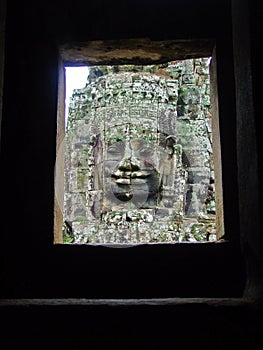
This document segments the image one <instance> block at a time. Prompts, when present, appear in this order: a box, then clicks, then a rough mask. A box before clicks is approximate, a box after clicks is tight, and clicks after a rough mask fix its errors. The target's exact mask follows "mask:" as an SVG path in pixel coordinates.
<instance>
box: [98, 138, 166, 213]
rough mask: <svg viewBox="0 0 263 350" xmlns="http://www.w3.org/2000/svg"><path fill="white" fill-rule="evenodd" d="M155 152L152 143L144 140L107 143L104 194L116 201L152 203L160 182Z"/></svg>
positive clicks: (137, 203)
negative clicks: (108, 144)
mask: <svg viewBox="0 0 263 350" xmlns="http://www.w3.org/2000/svg"><path fill="white" fill-rule="evenodd" d="M156 155H157V152H156V149H155V147H154V145H153V144H152V143H150V142H147V141H145V140H139V139H136V140H127V141H119V142H116V143H113V144H112V145H110V146H109V147H108V149H107V156H106V158H107V159H106V160H105V162H104V183H105V190H106V191H105V193H106V198H107V199H108V200H109V201H111V202H113V203H115V204H116V203H117V204H123V203H125V202H129V201H131V202H132V203H133V204H134V205H135V206H136V207H141V206H142V205H143V206H144V207H145V206H150V205H155V204H156V201H157V197H158V192H159V186H160V181H159V180H160V177H159V173H158V170H157V163H156Z"/></svg>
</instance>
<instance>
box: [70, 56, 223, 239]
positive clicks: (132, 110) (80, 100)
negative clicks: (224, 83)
mask: <svg viewBox="0 0 263 350" xmlns="http://www.w3.org/2000/svg"><path fill="white" fill-rule="evenodd" d="M209 62H210V59H209V58H201V59H188V60H183V61H173V62H169V63H167V64H162V65H147V66H136V65H129V66H128V65H125V66H97V67H91V68H90V71H89V77H88V79H87V84H86V87H85V88H84V89H78V90H74V93H73V95H72V98H71V103H70V107H69V119H68V123H67V130H66V150H65V197H64V220H65V225H64V239H65V241H66V242H70V243H74V242H75V243H90V244H98V243H99V244H101V243H102V244H110V243H114V244H117V243H121V244H123V243H129V244H137V243H156V242H182V241H206V240H214V239H215V215H216V213H215V204H214V188H213V184H214V173H213V171H214V168H213V151H212V130H211V113H210V95H209V87H210V78H209Z"/></svg>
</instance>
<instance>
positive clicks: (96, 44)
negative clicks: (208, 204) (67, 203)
mask: <svg viewBox="0 0 263 350" xmlns="http://www.w3.org/2000/svg"><path fill="white" fill-rule="evenodd" d="M211 56H212V60H211V62H212V64H211V70H210V81H211V96H210V98H211V111H212V116H213V117H212V130H213V132H212V134H213V153H214V167H215V193H216V209H217V215H216V226H217V240H218V241H219V240H220V239H222V237H224V238H227V235H226V234H225V231H224V209H223V188H222V167H221V144H220V130H219V112H218V91H217V65H216V48H215V42H214V40H212V39H198V40H166V41H151V40H149V39H147V38H140V39H129V40H107V41H90V42H85V43H68V44H66V45H63V46H61V47H60V58H59V83H58V115H57V137H56V141H57V144H56V169H55V203H54V243H56V244H57V243H62V241H63V240H62V226H63V212H62V211H61V207H62V206H61V203H62V202H63V199H62V197H63V193H64V192H63V191H64V189H63V184H64V180H63V178H64V173H63V171H64V154H63V152H61V144H62V142H63V140H64V137H65V102H64V101H65V71H64V69H65V68H64V67H65V66H83V65H90V66H92V65H97V66H99V65H114V64H120V65H121V64H142V65H146V64H159V63H166V62H168V61H171V60H183V59H189V58H201V57H211ZM120 246H121V245H120Z"/></svg>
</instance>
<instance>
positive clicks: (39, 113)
mask: <svg viewBox="0 0 263 350" xmlns="http://www.w3.org/2000/svg"><path fill="white" fill-rule="evenodd" d="M243 3H244V2H243V1H233V2H232V3H231V1H229V0H223V1H207V0H201V1H198V2H197V1H190V0H187V1H173V2H171V1H163V2H162V3H161V5H160V3H159V2H157V1H151V2H148V1H147V2H146V1H145V2H144V1H141V0H140V1H137V0H135V1H134V0H133V1H128V0H127V1H114V2H106V1H102V0H99V1H96V2H86V1H81V0H75V1H70V0H66V1H63V2H62V1H61V2H60V1H43V2H42V1H38V2H36V1H28V2H14V1H12V0H11V1H8V4H7V17H6V43H5V44H6V45H5V74H4V92H3V119H2V145H1V177H2V178H1V199H2V203H3V208H2V220H1V247H0V257H1V269H0V283H1V292H0V293H1V298H2V299H3V300H1V303H2V305H5V306H3V309H2V310H4V311H2V310H1V311H2V312H1V316H0V318H1V327H2V328H1V332H2V334H4V337H1V341H2V342H4V343H5V344H4V346H3V348H16V349H17V348H18V346H21V345H23V346H26V345H28V346H30V347H33V346H34V347H36V346H35V345H36V344H37V347H38V348H41V347H42V348H46V347H47V346H50V344H56V345H57V347H59V346H61V344H62V345H64V346H65V347H68V348H71V349H76V348H82V347H83V346H87V344H88V343H89V344H92V345H93V348H103V347H105V346H108V345H109V344H113V345H114V346H115V347H119V348H123V347H125V344H126V342H127V343H128V345H127V348H129V347H130V348H136V347H137V348H156V349H160V348H166V347H168V344H169V346H170V345H171V346H174V347H176V345H177V340H178V339H179V341H178V342H180V343H181V344H182V343H184V344H187V345H188V344H189V345H192V346H194V347H197V348H211V347H212V348H218V349H219V348H227V347H228V346H232V348H233V347H235V346H240V345H241V344H242V345H243V346H244V347H245V348H246V349H261V348H262V343H263V339H262V318H263V316H262V315H263V314H262V304H261V302H260V300H262V285H263V282H262V241H261V237H262V236H261V225H260V219H259V214H260V213H261V211H260V210H259V209H260V207H259V203H258V198H256V196H254V193H257V194H258V195H259V198H260V196H261V193H262V192H261V189H262V187H261V185H259V184H258V182H257V178H259V177H260V174H261V172H260V170H261V167H262V161H261V159H262V147H261V142H262V141H261V137H260V128H258V126H259V122H260V118H261V113H260V106H261V93H260V89H259V87H260V82H261V81H262V79H261V74H262V72H261V69H260V67H261V63H260V60H259V57H258V55H257V52H258V48H259V47H260V43H261V34H262V33H261V29H262V28H261V20H259V17H258V16H259V14H260V9H259V5H258V4H255V2H254V1H251V2H250V5H249V7H248V9H247V8H246V7H244V8H243V6H241V4H243ZM245 3H246V2H245ZM232 5H233V8H232V7H231V6H232ZM237 19H238V21H237ZM247 19H249V22H248V23H249V25H248V26H245V27H244V26H243V23H244V20H247ZM232 20H233V21H232ZM232 24H233V33H234V35H233V36H232ZM244 34H249V35H248V37H249V38H250V44H251V45H252V46H251V51H250V48H249V43H248V42H247V41H243V35H244ZM120 37H121V38H134V37H150V38H151V39H153V40H154V39H155V40H156V39H160V40H162V39H168V38H172V39H174V38H175V37H176V38H183V37H187V38H191V37H195V38H196V37H210V38H215V39H216V46H217V54H218V88H219V100H220V104H219V108H220V114H221V115H222V118H221V120H220V128H221V133H222V135H223V137H224V142H223V143H222V158H223V184H224V198H225V226H226V231H227V232H231V239H230V244H229V245H225V244H221V243H220V244H215V245H211V247H210V248H211V249H207V247H205V246H204V245H201V246H199V247H198V248H197V247H196V246H194V245H182V246H180V247H177V248H176V249H174V247H171V246H169V247H168V246H167V247H166V248H165V249H164V250H162V251H159V250H158V247H156V248H155V250H154V251H149V250H147V249H146V248H145V247H141V248H140V249H137V248H132V250H129V249H127V250H126V249H124V250H117V251H115V250H112V249H107V248H105V249H103V247H97V248H98V249H96V251H94V250H91V249H89V250H88V251H87V250H86V249H84V247H74V248H73V249H68V248H66V249H64V248H63V249H62V247H60V246H53V201H54V165H55V157H56V152H55V147H56V145H55V139H56V116H57V107H56V104H57V82H58V44H60V43H65V42H68V41H81V40H99V39H103V40H105V39H116V38H120ZM233 40H234V41H233ZM232 43H235V44H238V46H239V47H240V48H241V51H239V50H237V48H236V47H235V45H234V54H235V55H237V56H235V60H234V61H233V51H232V49H233V47H232ZM249 53H251V57H249V55H248V54H249ZM242 58H243V59H244V61H245V62H246V63H247V62H249V63H250V64H251V72H252V74H251V77H252V79H251V80H250V82H249V84H248V82H247V81H244V80H243V79H242V72H241V71H240V68H239V69H237V68H238V67H237V64H239V62H240V60H241V59H242ZM243 67H244V69H245V70H246V69H247V68H246V67H247V66H246V65H244V66H243ZM234 68H235V71H234V70H233V69H234ZM234 73H235V74H236V76H235V75H234ZM234 78H235V79H234ZM246 91H248V92H249V94H248V96H247V95H246V96H247V98H248V100H249V101H250V103H251V99H252V100H253V104H254V111H251V113H249V114H247V113H245V111H246V107H245V103H244V102H245V101H246V100H245V99H244V98H243V97H244V93H245V92H246ZM239 94H240V95H239ZM236 95H238V96H239V98H238V99H236V98H235V96H236ZM222 101H223V102H222ZM236 104H237V111H242V115H243V117H242V118H241V119H239V121H240V123H239V128H241V129H239V131H238V139H239V140H242V141H240V142H241V144H243V142H244V140H246V138H247V137H248V139H247V145H248V150H251V153H249V151H248V152H245V153H246V155H244V157H245V158H243V159H242V164H243V165H242V166H241V167H240V162H239V163H238V162H237V159H239V160H240V157H241V158H242V154H240V153H238V152H239V150H240V148H239V147H237V137H236V136H237V133H236V124H237V123H236V121H237V118H236V116H237V115H236V109H235V105H236ZM238 115H239V116H240V114H238ZM247 118H248V119H247ZM250 118H252V119H250ZM251 120H252V123H251ZM247 121H250V123H249V124H247ZM248 125H249V128H251V127H252V128H255V126H256V132H255V133H254V132H253V137H252V138H251V135H250V132H248V133H247V135H246V134H245V133H244V134H243V132H244V130H245V129H246V128H247V126H248ZM241 131H242V132H241ZM241 135H243V136H242V137H241V139H240V136H241ZM239 146H240V144H239ZM243 149H244V148H243ZM244 151H245V149H244ZM237 153H238V157H237ZM251 160H252V161H251ZM255 162H256V164H257V166H258V168H256V167H255V166H254V163H255ZM246 164H251V167H250V168H248V172H249V173H250V174H251V173H252V174H254V175H255V177H256V182H255V181H252V180H253V178H254V177H253V176H252V178H249V182H248V183H247V186H246V187H245V188H243V180H245V179H246V178H247V177H246V176H244V175H245V174H246V169H247V168H246V166H245V165H246ZM257 175H258V176H257ZM237 179H238V181H237ZM253 184H255V187H254V185H253ZM242 189H244V191H242ZM239 199H240V200H241V204H240V205H239V202H238V200H239ZM246 203H248V205H246ZM239 208H241V209H240V210H239ZM255 209H256V210H259V214H257V215H254V214H253V213H255V212H256V211H255ZM252 214H253V215H252ZM240 215H242V216H243V220H242V221H241V220H240ZM250 215H252V217H253V225H252V223H250V221H249V220H245V218H249V217H250ZM240 224H242V237H243V238H242V241H241V244H240ZM250 225H252V226H251V227H250ZM251 232H252V233H253V235H252V236H250V234H251ZM248 237H249V238H248ZM240 246H241V248H242V250H241V251H240ZM70 248H71V247H70ZM133 249H134V250H133ZM189 254H190V255H191V258H190V259H189V260H185V257H186V256H189ZM245 267H246V268H245ZM200 270H202V271H205V273H203V274H199V271H200ZM84 276H85V277H84ZM245 284H246V286H247V288H246V291H249V293H247V294H245V297H246V298H245V300H247V296H249V297H250V300H251V303H249V304H246V306H244V304H242V301H241V302H239V301H240V300H239V299H238V300H236V302H235V303H234V304H231V305H228V306H227V307H226V306H223V305H220V304H216V307H215V306H213V307H211V306H209V307H208V306H207V305H206V304H205V303H204V302H201V303H200V304H198V305H197V306H193V305H191V304H188V305H187V306H186V305H185V304H184V303H183V304H182V305H181V306H177V307H174V306H171V305H162V306H157V305H155V306H151V307H148V306H147V305H141V306H140V307H138V306H135V305H131V306H129V307H116V308H115V307H112V306H111V307H109V306H108V305H107V306H104V307H99V308H98V306H95V307H92V308H90V307H88V308H87V307H86V308H85V307H84V306H83V305H76V306H74V307H72V305H71V306H70V305H67V303H66V304H64V305H63V306H61V305H57V304H53V305H51V306H43V300H42V301H41V300H36V302H37V303H38V306H37V307H33V306H32V305H31V306H30V305H29V306H27V307H25V308H24V307H22V308H21V306H20V307H19V306H18V305H14V306H7V305H6V300H4V298H18V299H19V298H23V297H24V298H35V299H36V298H51V299H54V298H73V297H76V298H81V297H82V298H93V299H96V298H153V297H159V298H167V297H187V298H189V297H190V298H191V297H196V296H199V297H204V296H206V297H210V298H213V297H217V298H223V299H224V298H228V297H238V298H242V296H243V294H244V286H245ZM254 297H256V300H257V301H255V300H254V299H253V298H254ZM78 300H79V299H78ZM242 300H243V303H244V299H243V298H242ZM167 322H168V323H167ZM191 322H192V323H191ZM72 324H73V326H72ZM2 325H3V326H2ZM166 325H167V327H166ZM126 326H127V328H126ZM134 329H135V330H134ZM44 330H45V331H44ZM178 330H179V333H178ZM166 332H167V333H166ZM168 333H169V335H168V336H167V334H168Z"/></svg>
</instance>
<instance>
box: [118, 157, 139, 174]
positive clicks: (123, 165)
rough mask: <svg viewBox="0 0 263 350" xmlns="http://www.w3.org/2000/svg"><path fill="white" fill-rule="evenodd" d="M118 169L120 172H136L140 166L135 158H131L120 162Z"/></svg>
mask: <svg viewBox="0 0 263 350" xmlns="http://www.w3.org/2000/svg"><path fill="white" fill-rule="evenodd" d="M118 169H119V170H121V171H138V170H140V164H139V161H138V160H137V159H136V158H134V157H131V158H129V159H123V160H121V161H120V163H119V166H118Z"/></svg>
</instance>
